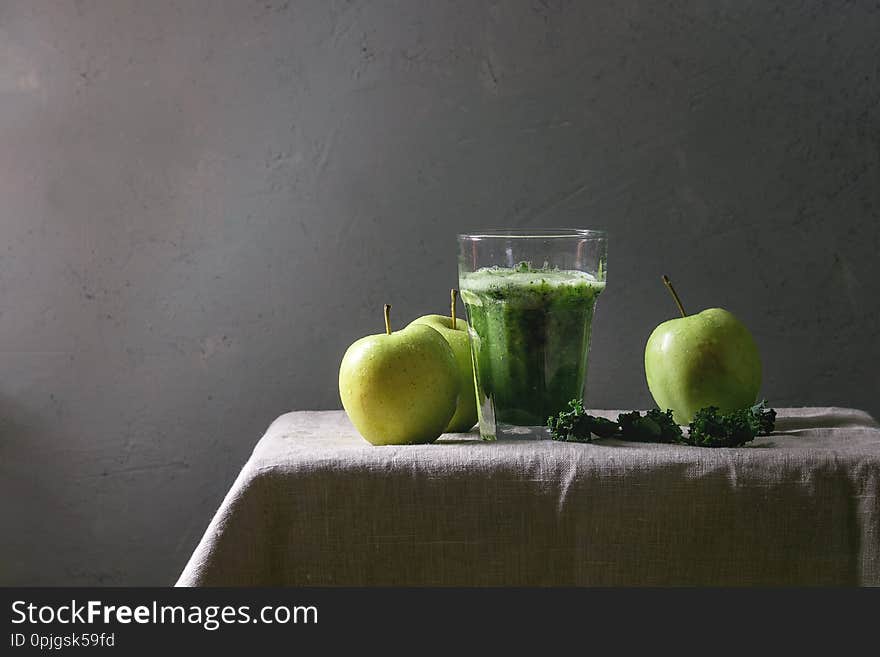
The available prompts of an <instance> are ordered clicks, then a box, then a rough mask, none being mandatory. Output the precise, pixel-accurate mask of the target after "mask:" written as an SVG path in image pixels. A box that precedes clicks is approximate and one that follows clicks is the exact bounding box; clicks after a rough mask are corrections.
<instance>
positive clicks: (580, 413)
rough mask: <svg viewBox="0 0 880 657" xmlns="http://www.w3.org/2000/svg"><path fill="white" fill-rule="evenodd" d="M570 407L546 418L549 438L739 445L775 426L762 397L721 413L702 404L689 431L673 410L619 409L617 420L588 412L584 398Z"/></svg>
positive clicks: (712, 407)
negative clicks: (729, 411)
mask: <svg viewBox="0 0 880 657" xmlns="http://www.w3.org/2000/svg"><path fill="white" fill-rule="evenodd" d="M568 407H569V410H567V411H562V412H561V413H559V414H558V415H555V416H551V417H550V418H548V419H547V427H548V428H549V429H550V438H551V439H553V440H558V441H562V442H575V443H588V442H592V441H593V440H595V439H596V438H619V439H621V440H627V441H633V442H647V443H679V444H682V445H694V446H696V447H738V446H740V445H744V444H745V443H747V442H750V441H752V440H754V439H755V436H766V435H768V434H769V433H771V432H772V431H773V429H774V428H775V426H776V411H775V410H773V409H772V408H767V402H766V401H761V402H759V403H757V404H755V405H754V406H752V407H750V408H743V409H740V410H737V411H733V412H731V413H721V412H720V411H719V409H718V408H717V407H715V406H708V407H706V408H701V409H700V410H699V411H697V413H696V415H694V419H693V420H692V421H691V423H690V426H689V427H688V432H687V433H686V434H685V433H683V432H682V430H681V427H680V426H678V424H676V422H675V420H674V419H673V418H672V411H671V410H669V409H667V410H666V411H661V410H659V409H656V408H655V409H652V410H650V411H647V412H646V413H645V414H644V415H642V414H641V413H640V412H639V411H631V412H629V413H621V414H620V415H618V416H617V422H614V421H612V420H606V419H605V418H602V417H596V416H594V415H589V414H588V413H587V412H586V410H584V404H583V401H582V400H580V399H572V400H571V401H570V402H569V404H568Z"/></svg>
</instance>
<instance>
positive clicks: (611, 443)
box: [177, 408, 880, 586]
mask: <svg viewBox="0 0 880 657" xmlns="http://www.w3.org/2000/svg"><path fill="white" fill-rule="evenodd" d="M597 413H599V414H603V415H606V416H616V412H615V411H605V412H602V411H599V412H597ZM177 584H178V585H179V586H221V585H222V586H260V585H262V586H269V585H274V586H306V585H350V586H372V585H392V586H393V585H417V586H419V585H439V586H448V585H458V586H468V585H480V586H481V585H524V586H549V585H563V586H572V585H576V586H608V585H611V586H615V585H653V586H656V585H661V586H665V585H746V586H749V585H845V586H848V585H871V586H877V585H880V428H878V425H877V423H876V422H875V421H874V420H873V419H872V418H871V417H870V416H869V415H867V414H866V413H864V412H862V411H858V410H852V409H845V408H796V409H782V410H781V411H780V414H779V418H778V419H777V432H776V433H774V434H773V435H771V436H767V437H762V438H758V439H756V440H755V441H754V442H753V443H751V444H750V446H748V447H741V448H735V449H703V448H697V447H684V446H672V445H652V444H641V443H626V442H621V441H615V440H603V441H598V442H595V443H592V444H571V443H557V442H553V441H549V440H547V441H510V442H505V441H501V442H497V443H485V442H482V441H480V440H479V438H478V436H477V435H476V434H463V435H461V434H460V435H455V434H449V435H445V436H443V437H442V438H441V439H440V440H439V441H438V442H437V443H435V444H432V445H422V446H400V447H373V446H371V445H369V444H368V443H366V442H365V441H364V440H363V439H362V438H360V437H359V436H358V434H357V432H356V431H355V430H354V428H353V427H352V426H351V424H350V423H349V421H348V419H347V418H346V416H345V414H344V413H343V412H341V411H331V412H297V413H288V414H286V415H283V416H281V417H280V418H278V419H277V420H276V421H275V422H274V423H273V424H272V426H271V427H269V429H268V431H267V432H266V434H265V435H264V436H263V438H262V440H260V442H259V443H258V444H257V446H256V448H255V449H254V452H253V455H252V456H251V458H250V460H249V461H248V462H247V464H246V465H245V466H244V469H243V470H242V471H241V473H240V475H239V476H238V478H237V480H236V481H235V483H234V485H233V486H232V489H231V490H230V491H229V493H228V494H227V496H226V498H225V499H224V500H223V503H222V504H221V506H220V508H219V510H218V511H217V513H216V515H215V516H214V519H213V520H212V522H211V524H210V526H209V527H208V529H207V531H206V533H205V535H204V537H203V538H202V540H201V542H200V543H199V545H198V547H197V548H196V550H195V552H194V553H193V555H192V557H191V559H190V561H189V563H188V564H187V566H186V568H185V569H184V571H183V573H182V574H181V576H180V579H179V581H178V582H177Z"/></svg>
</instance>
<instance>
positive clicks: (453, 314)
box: [449, 289, 458, 330]
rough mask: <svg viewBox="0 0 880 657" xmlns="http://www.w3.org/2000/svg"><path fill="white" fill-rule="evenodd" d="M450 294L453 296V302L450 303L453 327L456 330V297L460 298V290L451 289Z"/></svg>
mask: <svg viewBox="0 0 880 657" xmlns="http://www.w3.org/2000/svg"><path fill="white" fill-rule="evenodd" d="M449 296H450V297H451V298H452V303H451V304H450V307H451V312H450V315H452V328H453V330H454V329H455V328H456V323H455V301H456V299H458V290H456V289H452V290H449Z"/></svg>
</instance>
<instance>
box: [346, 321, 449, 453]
mask: <svg viewBox="0 0 880 657" xmlns="http://www.w3.org/2000/svg"><path fill="white" fill-rule="evenodd" d="M390 309H391V306H389V305H387V304H386V306H385V333H384V334H380V335H368V336H367V337H365V338H361V339H360V340H358V341H356V342H355V343H354V344H352V345H351V346H350V347H349V348H348V350H346V352H345V355H344V356H343V358H342V364H341V365H340V367H339V396H340V397H341V398H342V406H343V408H345V412H346V413H348V417H349V419H350V420H351V423H352V424H353V425H354V426H355V428H356V429H357V430H358V431H359V432H360V434H361V435H362V436H363V437H364V438H366V439H367V441H369V442H370V443H372V444H373V445H404V444H409V443H430V442H432V441H434V440H435V439H436V438H437V437H438V436H439V435H440V434H441V433H443V430H444V429H445V428H446V425H447V424H449V420H450V419H451V418H452V416H453V415H454V414H455V409H456V405H457V403H458V391H459V382H458V379H459V376H458V367H457V366H456V363H455V356H454V355H453V353H452V349H451V348H450V346H449V344H448V343H447V342H446V340H444V339H443V337H442V336H441V335H440V334H439V333H438V332H437V331H435V330H434V329H432V328H430V327H429V326H424V325H421V324H419V325H416V326H408V327H406V328H405V329H402V330H400V331H395V332H393V333H392V331H391V320H390V317H389V311H390Z"/></svg>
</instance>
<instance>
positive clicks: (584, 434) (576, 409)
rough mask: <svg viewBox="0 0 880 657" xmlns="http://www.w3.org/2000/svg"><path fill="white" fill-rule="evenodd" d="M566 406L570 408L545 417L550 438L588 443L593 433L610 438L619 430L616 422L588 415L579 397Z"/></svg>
mask: <svg viewBox="0 0 880 657" xmlns="http://www.w3.org/2000/svg"><path fill="white" fill-rule="evenodd" d="M568 407H569V408H570V409H571V410H569V411H562V412H561V413H559V415H556V416H551V417H549V418H548V419H547V428H548V429H550V438H552V439H553V440H559V441H562V442H569V443H588V442H590V441H592V440H593V435H596V436H598V437H599V438H610V437H612V436H613V435H615V434H616V433H617V432H618V430H619V427H618V426H617V423H616V422H612V421H611V420H606V419H605V418H603V417H595V416H593V415H588V414H587V412H586V411H585V410H584V404H583V402H582V401H581V400H580V399H572V400H571V401H570V402H569V403H568Z"/></svg>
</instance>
